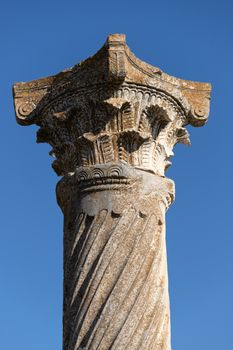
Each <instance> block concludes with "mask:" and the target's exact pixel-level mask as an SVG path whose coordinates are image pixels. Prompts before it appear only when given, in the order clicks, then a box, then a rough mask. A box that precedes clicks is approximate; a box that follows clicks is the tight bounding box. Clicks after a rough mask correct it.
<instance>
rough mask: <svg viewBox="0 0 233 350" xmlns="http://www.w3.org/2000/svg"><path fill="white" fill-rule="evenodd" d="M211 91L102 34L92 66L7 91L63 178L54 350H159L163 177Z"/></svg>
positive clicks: (164, 319)
mask: <svg viewBox="0 0 233 350" xmlns="http://www.w3.org/2000/svg"><path fill="white" fill-rule="evenodd" d="M209 100H210V85H209V84H207V83H197V82H191V81H185V80H181V79H177V78H174V77H172V76H169V75H167V74H165V73H163V72H162V71H161V70H160V69H159V68H156V67H153V66H150V65H148V64H146V63H144V62H142V61H140V60H139V59H137V58H136V57H135V56H134V55H133V54H132V52H131V51H130V49H129V48H128V47H127V45H126V43H125V36H124V35H120V34H115V35H110V36H109V37H108V39H107V41H106V43H105V45H104V46H103V48H102V49H101V50H100V51H99V52H98V53H97V54H96V55H94V56H93V57H91V58H89V59H87V60H86V61H84V62H81V63H80V64H78V65H76V66H74V67H73V68H72V69H69V70H66V71H64V72H62V73H60V74H58V75H56V76H52V77H48V78H44V79H39V80H36V81H32V82H29V83H17V84H15V85H14V102H15V111H16V116H17V121H18V122H19V123H20V124H22V125H29V124H37V125H38V126H39V127H40V129H39V131H38V134H37V142H48V143H49V144H50V145H51V146H52V150H51V155H52V156H54V157H55V158H56V159H55V161H54V162H53V168H54V170H55V171H56V172H57V174H58V175H61V176H63V177H62V179H61V180H60V182H59V183H58V186H57V200H58V203H59V205H60V207H61V209H62V211H63V213H64V305H63V329H64V334H63V349H64V350H78V349H79V350H81V349H86V350H87V349H88V350H94V349H95V350H97V349H98V350H108V349H112V350H126V349H127V350H136V349H143V350H149V349H150V350H159V349H160V350H162V349H163V350H169V349H170V347H171V345H170V315H169V296H168V278H167V257H166V243H165V212H166V209H167V208H168V207H169V205H170V204H171V202H172V201H173V199H174V193H175V191H174V183H173V181H172V180H170V179H167V178H166V177H164V173H165V171H166V169H167V168H168V166H169V165H170V157H171V156H172V155H173V147H174V145H175V144H176V143H178V142H181V143H184V144H189V137H188V133H187V131H186V129H185V126H186V125H187V124H191V125H193V126H202V125H204V124H205V122H206V121H207V118H208V113H209Z"/></svg>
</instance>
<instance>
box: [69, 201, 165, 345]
mask: <svg viewBox="0 0 233 350" xmlns="http://www.w3.org/2000/svg"><path fill="white" fill-rule="evenodd" d="M66 249H67V252H66V254H67V256H66V265H65V283H64V285H65V294H66V299H65V301H64V344H66V345H65V348H64V350H81V349H86V350H94V349H95V350H108V349H112V350H126V349H127V350H130V349H135V350H136V349H144V350H149V349H152V350H169V349H170V323H169V322H170V320H169V299H168V292H167V289H168V288H167V266H166V247H165V230H164V227H163V224H162V223H161V215H160V214H159V211H158V210H157V211H156V210H151V211H150V212H149V213H147V214H146V215H145V214H142V213H141V212H140V210H138V209H136V208H135V207H134V206H133V205H131V206H129V207H127V208H123V210H122V212H121V214H117V215H116V214H114V213H113V212H109V211H108V210H107V209H102V210H100V211H99V212H98V213H97V214H96V215H94V216H90V215H88V214H87V213H84V212H80V213H78V215H77V220H76V224H75V227H74V232H73V237H72V238H71V240H70V245H69V246H67V247H66Z"/></svg>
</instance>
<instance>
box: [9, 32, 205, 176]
mask: <svg viewBox="0 0 233 350" xmlns="http://www.w3.org/2000/svg"><path fill="white" fill-rule="evenodd" d="M13 90H14V102H15V111H16V116H17V121H18V122H19V123H20V124H22V125H30V124H36V125H38V126H39V127H40V129H39V131H38V134H37V142H47V143H49V144H50V145H51V146H52V150H51V152H50V154H51V155H52V156H54V157H55V158H56V159H55V161H54V162H53V168H54V170H55V171H56V173H57V174H58V175H65V174H68V173H73V172H74V171H75V169H77V168H78V167H85V166H94V165H96V164H107V163H115V162H120V163H125V164H129V165H131V166H133V167H136V168H140V169H143V170H146V171H149V172H151V173H154V174H157V175H162V176H163V175H164V172H165V171H166V169H167V168H168V166H169V165H170V157H171V156H172V155H173V147H174V145H175V144H176V143H179V142H181V143H184V144H189V142H190V141H189V135H188V133H187V131H186V129H185V126H186V125H187V124H191V125H193V126H202V125H204V124H205V123H206V121H207V118H208V113H209V101H210V85H209V84H207V83H197V82H192V81H186V80H182V79H178V78H175V77H172V76H170V75H168V74H166V73H163V72H162V71H161V70H160V69H159V68H157V67H153V66H151V65H149V64H147V63H145V62H143V61H141V60H139V59H138V58H136V57H135V56H134V55H133V53H132V52H131V51H130V49H129V47H128V46H127V45H126V42H125V35H121V34H114V35H110V36H109V37H108V38H107V41H106V43H105V44H104V46H103V47H102V48H101V49H100V50H99V51H98V52H97V53H96V54H95V55H94V56H92V57H90V58H89V59H87V60H85V61H83V62H81V63H79V64H77V65H75V66H74V67H73V68H71V69H69V70H65V71H63V72H61V73H59V74H57V75H55V76H51V77H48V78H43V79H39V80H35V81H32V82H29V83H17V84H15V85H14V89H13Z"/></svg>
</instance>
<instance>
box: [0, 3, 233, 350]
mask: <svg viewBox="0 0 233 350" xmlns="http://www.w3.org/2000/svg"><path fill="white" fill-rule="evenodd" d="M232 18H233V2H232V1H226V0H222V1H215V0H212V1H210V0H207V1H204V0H202V1H200V0H196V1H188V0H186V1H184V0H183V1H182V0H177V1H176V0H169V1H156V0H141V1H138V0H134V1H127V0H124V1H122V0H116V1H101V0H99V1H78V0H76V1H74V0H71V1H69V0H67V1H58V0H57V1H55V0H52V1H49V0H47V1H45V0H40V1H27V0H22V1H2V2H1V5H0V43H1V49H0V50H1V64H0V73H1V74H0V117H1V119H0V120H1V122H0V130H1V138H0V143H1V149H2V151H1V157H2V158H1V174H0V180H1V181H0V207H1V237H0V277H1V283H0V285H1V286H0V349H4V350H12V349H16V348H17V350H32V349H33V350H42V349H43V350H58V349H61V342H62V236H63V234H62V222H63V218H62V214H61V212H60V210H59V208H58V206H57V204H56V198H55V191H54V190H55V185H56V182H57V181H58V178H57V176H56V175H55V173H54V172H53V170H52V169H51V167H50V164H51V158H50V157H49V155H48V152H49V149H50V147H49V146H48V145H45V144H42V145H41V144H40V145H37V144H36V143H35V139H36V136H35V134H36V127H34V126H32V127H25V128H23V127H20V126H18V125H17V124H16V122H15V118H14V111H13V102H12V95H11V86H12V84H13V82H17V81H30V80H33V79H37V78H39V77H43V76H48V75H52V74H55V73H57V72H59V71H61V70H63V69H64V68H67V67H70V66H72V65H74V64H76V63H78V62H79V61H81V60H83V59H85V58H87V57H88V56H90V55H92V54H93V53H95V52H96V51H97V50H98V49H99V48H100V47H101V46H102V44H103V43H104V41H105V39H106V37H107V35H108V34H109V33H125V34H126V35H127V42H128V45H129V46H130V48H131V49H132V51H133V52H134V53H135V54H136V55H137V56H138V57H139V58H141V59H143V60H145V61H147V62H149V63H151V64H153V65H155V66H158V67H160V68H161V69H162V70H164V71H165V72H167V73H169V74H171V75H174V76H178V77H181V78H184V79H190V80H197V81H210V82H211V83H212V86H213V93H212V102H211V113H210V119H209V122H208V124H207V125H206V126H205V127H203V128H199V129H198V128H197V129H195V128H189V131H190V134H191V141H192V147H191V148H189V147H185V146H180V145H178V146H177V147H176V149H175V157H174V158H173V165H172V167H171V168H170V170H169V172H168V173H167V175H168V176H169V177H170V178H172V179H174V180H175V182H176V193H177V194H176V202H175V203H174V204H173V205H172V207H171V208H170V209H169V211H168V213H167V245H168V263H169V277H170V297H171V312H172V343H173V349H174V350H176V349H177V350H187V349H188V350H207V349H208V350H222V349H227V350H231V349H233V339H232V338H233V259H232V250H233V224H232V219H233V210H232V207H233V205H232V198H233V184H232V170H233V165H232V151H233V149H232V143H233V139H232V130H233V116H232V99H233V97H232V82H233V68H232V66H233V46H232V37H233V20H232ZM142 350H143V349H142Z"/></svg>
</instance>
